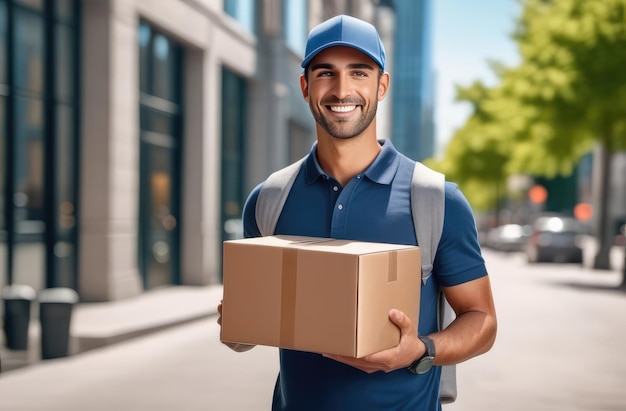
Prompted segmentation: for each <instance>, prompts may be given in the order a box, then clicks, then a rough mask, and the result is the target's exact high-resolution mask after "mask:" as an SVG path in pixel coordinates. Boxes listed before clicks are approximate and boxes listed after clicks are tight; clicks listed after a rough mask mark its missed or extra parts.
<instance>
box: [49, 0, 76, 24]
mask: <svg viewBox="0 0 626 411" xmlns="http://www.w3.org/2000/svg"><path fill="white" fill-rule="evenodd" d="M54 4H55V12H56V17H57V19H59V20H61V21H72V20H73V19H74V1H73V0H56V2H55V3H54Z"/></svg>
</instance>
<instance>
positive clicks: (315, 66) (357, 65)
mask: <svg viewBox="0 0 626 411" xmlns="http://www.w3.org/2000/svg"><path fill="white" fill-rule="evenodd" d="M334 68H335V66H334V65H333V64H330V63H319V64H313V65H311V71H315V70H331V69H334ZM348 68H350V69H364V70H371V71H374V66H372V65H371V64H366V63H352V64H348Z"/></svg>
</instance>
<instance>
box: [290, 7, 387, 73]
mask: <svg viewBox="0 0 626 411" xmlns="http://www.w3.org/2000/svg"><path fill="white" fill-rule="evenodd" d="M335 46H347V47H352V48H354V49H357V50H359V51H360V52H362V53H365V54H366V55H367V56H368V57H370V58H371V59H372V60H374V61H375V62H376V64H378V65H379V66H380V68H381V69H382V70H384V69H385V47H383V42H382V41H381V40H380V36H379V35H378V32H377V31H376V28H375V27H374V26H373V25H371V24H370V23H368V22H366V21H363V20H359V19H357V18H355V17H351V16H346V15H340V16H335V17H333V18H331V19H328V20H326V21H325V22H323V23H321V24H319V25H318V26H316V27H314V28H313V30H311V32H310V33H309V38H308V39H307V42H306V51H305V53H304V56H305V57H304V60H302V64H301V66H302V68H305V67H306V66H308V65H309V63H310V62H311V60H313V58H314V57H315V56H317V54H318V53H319V52H321V51H322V50H325V49H327V48H329V47H335Z"/></svg>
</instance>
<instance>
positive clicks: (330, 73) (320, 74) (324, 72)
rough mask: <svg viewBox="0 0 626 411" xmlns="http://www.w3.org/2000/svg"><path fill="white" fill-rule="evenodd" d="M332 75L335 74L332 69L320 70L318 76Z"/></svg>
mask: <svg viewBox="0 0 626 411" xmlns="http://www.w3.org/2000/svg"><path fill="white" fill-rule="evenodd" d="M332 75H333V73H332V72H330V71H322V72H320V73H319V74H318V77H330V76H332Z"/></svg>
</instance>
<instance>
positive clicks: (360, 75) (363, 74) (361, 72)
mask: <svg viewBox="0 0 626 411" xmlns="http://www.w3.org/2000/svg"><path fill="white" fill-rule="evenodd" d="M354 75H355V76H357V77H367V73H366V72H364V71H355V72H354Z"/></svg>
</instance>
